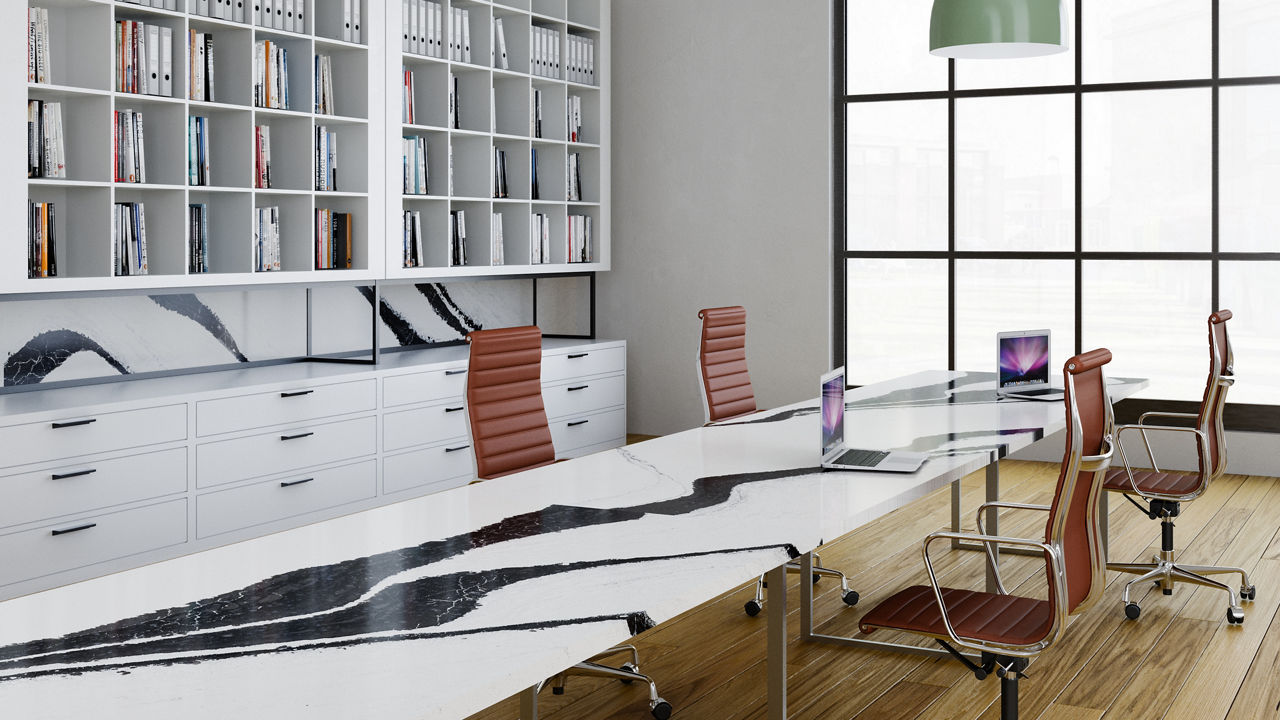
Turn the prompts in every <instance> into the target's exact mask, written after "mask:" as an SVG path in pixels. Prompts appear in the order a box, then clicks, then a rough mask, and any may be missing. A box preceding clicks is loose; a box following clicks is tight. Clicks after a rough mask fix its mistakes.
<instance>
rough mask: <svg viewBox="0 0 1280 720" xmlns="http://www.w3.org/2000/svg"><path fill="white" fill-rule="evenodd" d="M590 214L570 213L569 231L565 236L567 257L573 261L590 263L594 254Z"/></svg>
mask: <svg viewBox="0 0 1280 720" xmlns="http://www.w3.org/2000/svg"><path fill="white" fill-rule="evenodd" d="M591 225H592V223H591V216H590V215H570V216H569V232H568V233H566V237H565V257H566V258H567V259H568V261H569V262H571V263H589V262H591V255H592V245H593V242H592V232H591V231H592V227H591Z"/></svg>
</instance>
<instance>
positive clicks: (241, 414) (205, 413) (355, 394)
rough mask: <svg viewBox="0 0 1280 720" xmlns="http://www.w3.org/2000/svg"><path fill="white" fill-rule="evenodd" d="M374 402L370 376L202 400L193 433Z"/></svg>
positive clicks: (369, 406)
mask: <svg viewBox="0 0 1280 720" xmlns="http://www.w3.org/2000/svg"><path fill="white" fill-rule="evenodd" d="M377 406H378V381H377V380H373V379H369V380H360V381H358V382H350V383H339V384H337V385H317V386H311V387H306V386H302V387H297V388H290V389H288V390H277V391H273V392H268V393H255V394H253V395H241V396H239V397H229V398H220V399H218V400H204V401H201V402H198V403H196V435H197V436H205V435H217V434H219V433H225V432H235V431H236V430H252V429H253V428H260V427H268V426H271V425H283V424H285V423H295V422H306V421H307V420H315V419H317V418H323V417H333V416H334V415H346V414H348V413H357V412H366V411H371V410H373V409H374V408H376V407H377Z"/></svg>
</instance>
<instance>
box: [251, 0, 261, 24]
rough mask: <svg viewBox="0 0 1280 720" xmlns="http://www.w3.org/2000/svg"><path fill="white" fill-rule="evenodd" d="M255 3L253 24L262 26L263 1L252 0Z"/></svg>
mask: <svg viewBox="0 0 1280 720" xmlns="http://www.w3.org/2000/svg"><path fill="white" fill-rule="evenodd" d="M252 2H253V21H252V22H253V24H254V25H261V24H262V0H252Z"/></svg>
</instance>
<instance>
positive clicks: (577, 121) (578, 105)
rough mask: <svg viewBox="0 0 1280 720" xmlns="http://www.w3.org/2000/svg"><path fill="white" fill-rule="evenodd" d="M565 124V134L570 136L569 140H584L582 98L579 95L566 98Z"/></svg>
mask: <svg viewBox="0 0 1280 720" xmlns="http://www.w3.org/2000/svg"><path fill="white" fill-rule="evenodd" d="M565 119H566V122H567V125H566V126H565V133H564V136H565V137H567V138H569V142H583V140H582V98H581V97H579V96H577V95H570V96H569V97H567V98H565Z"/></svg>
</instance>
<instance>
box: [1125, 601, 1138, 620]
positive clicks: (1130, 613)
mask: <svg viewBox="0 0 1280 720" xmlns="http://www.w3.org/2000/svg"><path fill="white" fill-rule="evenodd" d="M1141 614H1142V608H1140V607H1138V603H1129V604H1128V605H1125V606H1124V616H1125V617H1127V618H1129V619H1130V620H1137V619H1138V616H1139V615H1141Z"/></svg>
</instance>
